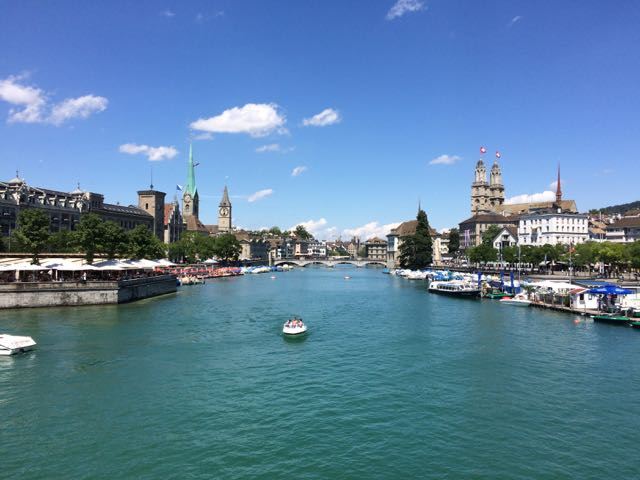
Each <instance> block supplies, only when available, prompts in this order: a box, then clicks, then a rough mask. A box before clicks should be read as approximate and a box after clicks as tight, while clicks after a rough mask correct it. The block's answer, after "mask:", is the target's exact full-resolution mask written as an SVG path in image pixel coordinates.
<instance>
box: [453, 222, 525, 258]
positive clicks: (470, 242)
mask: <svg viewBox="0 0 640 480" xmlns="http://www.w3.org/2000/svg"><path fill="white" fill-rule="evenodd" d="M519 219H520V217H519V216H518V215H510V216H507V215H500V214H498V213H481V214H478V215H474V216H473V217H471V218H468V219H466V220H464V221H462V222H460V224H459V225H458V228H459V229H460V249H461V250H465V249H467V248H470V247H476V246H478V245H480V244H481V243H482V235H483V234H484V232H486V231H487V229H489V227H491V226H492V225H496V226H498V227H500V228H504V227H513V228H517V226H518V221H519Z"/></svg>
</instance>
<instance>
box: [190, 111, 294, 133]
mask: <svg viewBox="0 0 640 480" xmlns="http://www.w3.org/2000/svg"><path fill="white" fill-rule="evenodd" d="M285 122H286V119H285V117H284V115H283V114H282V113H280V112H279V111H278V105H276V104H273V103H247V104H246V105H245V106H243V107H233V108H230V109H228V110H225V111H224V112H222V113H221V114H220V115H216V116H215V117H210V118H200V119H198V120H196V121H195V122H192V123H191V128H192V129H193V130H200V131H203V132H210V133H247V134H249V135H251V136H252V137H264V136H266V135H269V134H270V133H273V132H274V131H278V132H283V131H284V124H285Z"/></svg>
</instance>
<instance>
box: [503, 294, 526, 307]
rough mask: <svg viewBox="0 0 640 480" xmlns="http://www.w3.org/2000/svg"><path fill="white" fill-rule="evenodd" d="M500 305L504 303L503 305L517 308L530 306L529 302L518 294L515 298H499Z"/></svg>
mask: <svg viewBox="0 0 640 480" xmlns="http://www.w3.org/2000/svg"><path fill="white" fill-rule="evenodd" d="M500 303H504V304H505V305H516V306H518V307H528V306H529V305H531V300H528V299H527V297H525V296H524V295H522V294H521V293H520V294H518V295H516V296H515V297H504V298H501V299H500Z"/></svg>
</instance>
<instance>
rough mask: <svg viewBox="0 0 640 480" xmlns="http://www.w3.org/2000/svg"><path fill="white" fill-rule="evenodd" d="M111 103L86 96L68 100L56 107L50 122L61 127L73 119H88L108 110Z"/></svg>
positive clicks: (103, 99) (101, 98)
mask: <svg viewBox="0 0 640 480" xmlns="http://www.w3.org/2000/svg"><path fill="white" fill-rule="evenodd" d="M108 104H109V101H108V100H107V99H106V98H104V97H98V96H96V95H84V96H82V97H78V98H67V99H66V100H64V101H63V102H60V103H58V104H57V105H54V107H53V109H52V110H51V116H50V117H49V121H50V122H51V123H53V124H54V125H60V124H62V123H64V122H66V121H67V120H70V119H72V118H87V117H89V116H90V115H91V114H93V113H99V112H102V111H104V110H106V108H107V105H108Z"/></svg>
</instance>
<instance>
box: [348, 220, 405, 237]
mask: <svg viewBox="0 0 640 480" xmlns="http://www.w3.org/2000/svg"><path fill="white" fill-rule="evenodd" d="M398 225H400V222H395V223H387V224H386V225H380V224H379V223H378V222H369V223H366V224H364V225H362V226H360V227H355V228H347V229H345V230H344V231H343V234H344V235H345V236H346V237H349V238H350V237H358V238H360V239H361V240H367V239H369V238H372V237H378V238H382V239H383V240H384V239H385V237H386V236H387V233H389V232H390V231H391V230H392V229H394V228H396V227H397V226H398Z"/></svg>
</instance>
